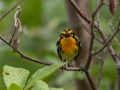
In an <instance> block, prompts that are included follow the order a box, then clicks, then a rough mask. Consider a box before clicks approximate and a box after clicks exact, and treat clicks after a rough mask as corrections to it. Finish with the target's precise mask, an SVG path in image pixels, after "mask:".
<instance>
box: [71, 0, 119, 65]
mask: <svg viewBox="0 0 120 90" xmlns="http://www.w3.org/2000/svg"><path fill="white" fill-rule="evenodd" d="M69 1H70V3H71V4H72V6H73V8H74V9H75V10H76V12H77V13H78V15H79V16H81V17H82V19H84V20H85V21H86V22H87V23H88V24H91V20H90V19H89V18H88V17H87V16H85V15H84V14H83V12H82V11H81V9H80V8H79V6H78V5H77V4H76V3H75V2H74V1H73V0H69ZM102 1H104V0H102ZM104 4H105V2H104ZM94 27H95V28H96V29H97V30H98V32H99V33H100V36H101V38H102V40H103V43H106V41H107V37H106V35H105V34H104V32H103V30H102V29H101V28H100V27H98V25H97V24H96V22H95V23H94ZM109 53H110V54H111V57H112V58H113V60H114V62H115V63H116V64H117V62H119V58H118V57H117V56H115V55H113V54H115V51H114V49H113V48H112V46H111V45H110V47H109ZM116 66H117V65H116Z"/></svg>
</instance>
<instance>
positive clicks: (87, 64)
mask: <svg viewBox="0 0 120 90" xmlns="http://www.w3.org/2000/svg"><path fill="white" fill-rule="evenodd" d="M102 5H103V2H102V1H101V2H100V3H99V5H98V6H97V8H96V9H95V10H94V11H93V12H92V21H91V42H90V49H89V57H88V60H87V63H86V65H85V68H86V69H87V70H88V69H89V66H90V63H91V60H92V55H91V54H92V50H93V44H94V38H95V31H94V22H95V16H96V14H97V12H98V10H99V9H100V8H101V7H102Z"/></svg>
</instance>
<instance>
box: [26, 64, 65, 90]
mask: <svg viewBox="0 0 120 90" xmlns="http://www.w3.org/2000/svg"><path fill="white" fill-rule="evenodd" d="M63 65H64V64H63V63H62V64H59V65H55V64H54V65H51V66H47V67H45V68H42V69H39V70H37V71H36V72H35V73H34V74H33V75H32V76H31V77H30V79H29V80H28V83H27V85H26V87H25V89H29V88H30V87H32V86H33V84H34V83H35V82H36V81H38V80H42V79H44V78H46V77H48V76H49V75H51V74H52V73H53V72H55V71H56V70H58V69H59V68H60V67H62V66H63Z"/></svg>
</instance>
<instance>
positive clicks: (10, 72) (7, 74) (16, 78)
mask: <svg viewBox="0 0 120 90" xmlns="http://www.w3.org/2000/svg"><path fill="white" fill-rule="evenodd" d="M28 75H29V71H28V70H26V69H23V68H14V67H11V66H7V65H5V66H4V67H3V76H4V82H5V84H6V86H7V88H9V87H10V85H11V84H12V83H15V84H17V85H18V86H20V87H22V88H23V87H24V86H25V83H26V80H27V77H28Z"/></svg>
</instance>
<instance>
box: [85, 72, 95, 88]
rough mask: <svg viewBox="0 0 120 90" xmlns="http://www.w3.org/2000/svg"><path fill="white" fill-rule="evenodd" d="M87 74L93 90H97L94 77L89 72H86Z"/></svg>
mask: <svg viewBox="0 0 120 90" xmlns="http://www.w3.org/2000/svg"><path fill="white" fill-rule="evenodd" d="M85 74H86V76H87V79H88V81H89V84H90V86H91V88H92V90H97V88H96V85H95V83H94V80H93V79H92V77H91V76H90V74H89V72H88V71H86V70H85Z"/></svg>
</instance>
